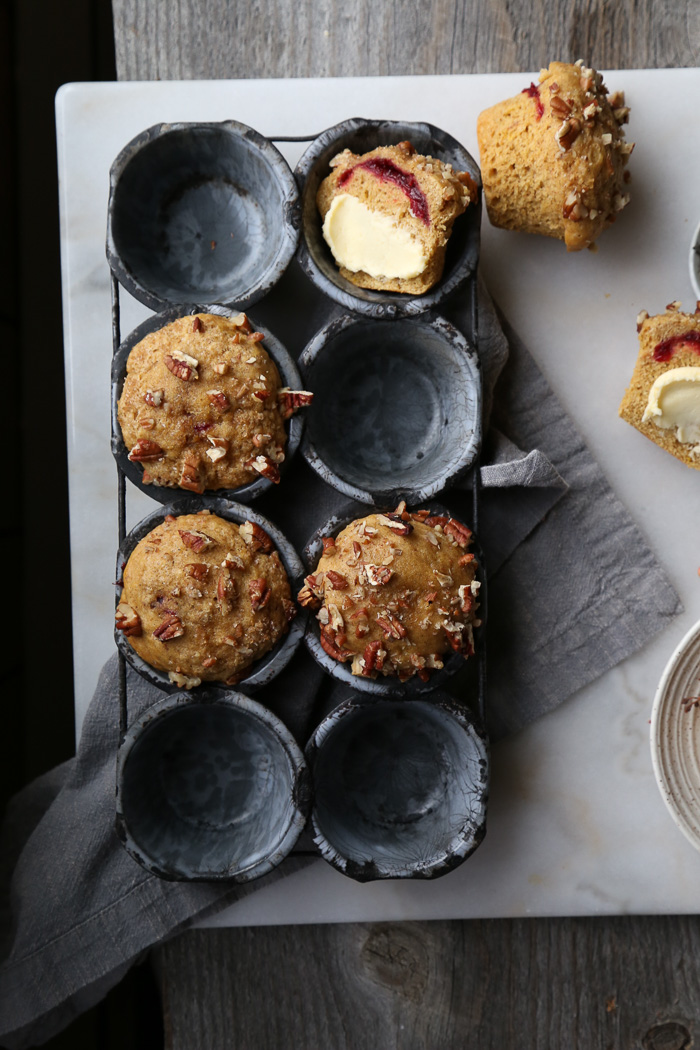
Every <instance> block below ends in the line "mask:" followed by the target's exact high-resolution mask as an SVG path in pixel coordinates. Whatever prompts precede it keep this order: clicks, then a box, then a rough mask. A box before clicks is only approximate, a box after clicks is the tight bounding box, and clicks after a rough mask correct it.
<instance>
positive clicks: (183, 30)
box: [113, 0, 700, 80]
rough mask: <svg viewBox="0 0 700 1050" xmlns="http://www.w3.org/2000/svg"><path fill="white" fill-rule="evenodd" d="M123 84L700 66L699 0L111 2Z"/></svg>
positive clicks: (137, 0) (226, 0)
mask: <svg viewBox="0 0 700 1050" xmlns="http://www.w3.org/2000/svg"><path fill="white" fill-rule="evenodd" d="M113 9H114V21H115V41H116V55H117V72H118V76H119V78H120V79H121V80H155V79H161V80H190V79H203V80H211V79H220V78H225V77H299V76H314V77H315V76H391V75H398V74H425V73H495V72H509V71H514V70H536V69H539V68H540V66H542V65H547V64H548V62H550V61H551V60H552V59H563V60H573V59H576V58H579V57H581V58H585V59H586V61H587V62H591V63H593V64H594V65H595V66H596V67H597V68H599V69H610V68H654V67H665V66H692V65H697V64H698V63H700V7H699V5H698V4H697V2H696V0H678V2H677V3H676V2H675V0H639V2H632V0H627V2H626V3H620V4H614V3H595V4H591V3H589V2H586V0H574V2H573V3H568V2H567V3H563V2H562V3H560V4H556V3H553V2H552V0H532V2H529V0H473V2H471V3H470V2H468V0H436V2H435V3H432V4H428V3H419V2H417V0H411V2H408V3H407V2H406V0H391V2H386V3H380V4H378V3H375V2H373V0H356V2H354V3H351V4H349V3H347V0H314V2H313V3H307V4H291V3H282V2H280V0H252V2H251V3H248V4H242V3H234V2H233V0H207V2H206V3H204V2H202V0H149V2H148V3H144V2H142V0H113Z"/></svg>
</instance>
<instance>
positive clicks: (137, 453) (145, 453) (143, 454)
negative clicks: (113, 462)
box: [129, 438, 163, 463]
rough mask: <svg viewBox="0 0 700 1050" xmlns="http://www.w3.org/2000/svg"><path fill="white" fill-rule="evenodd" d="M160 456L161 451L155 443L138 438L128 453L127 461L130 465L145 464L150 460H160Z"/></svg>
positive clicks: (147, 439)
mask: <svg viewBox="0 0 700 1050" xmlns="http://www.w3.org/2000/svg"><path fill="white" fill-rule="evenodd" d="M162 455H163V449H162V448H161V447H160V445H158V444H156V442H155V441H151V440H150V439H149V438H139V440H138V441H137V442H136V444H135V445H134V447H133V448H132V450H131V452H130V453H129V459H130V460H131V462H132V463H146V462H148V460H151V459H160V457H161V456H162Z"/></svg>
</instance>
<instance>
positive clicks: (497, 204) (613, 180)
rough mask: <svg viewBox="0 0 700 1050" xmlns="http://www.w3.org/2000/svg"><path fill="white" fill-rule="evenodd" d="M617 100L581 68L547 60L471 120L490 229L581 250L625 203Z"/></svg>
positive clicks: (623, 112) (621, 113)
mask: <svg viewBox="0 0 700 1050" xmlns="http://www.w3.org/2000/svg"><path fill="white" fill-rule="evenodd" d="M628 118H629V108H628V107H627V106H626V105H625V98H624V94H623V92H621V91H616V92H615V93H614V94H612V95H608V91H607V88H606V87H605V85H604V84H603V78H602V77H601V75H600V73H597V72H596V71H595V70H594V69H588V68H586V67H585V66H584V65H583V62H582V61H581V60H579V61H578V62H576V63H574V64H573V65H570V64H568V63H565V62H552V63H550V66H549V69H543V70H542V71H541V72H540V76H539V84H537V85H535V84H530V86H529V87H528V88H525V89H524V90H523V91H522V92H521V93H520V94H519V95H516V96H515V98H510V99H506V100H505V101H504V102H499V103H498V104H497V105H495V106H492V107H491V108H490V109H487V110H484V111H483V112H482V113H480V114H479V118H478V120H477V138H478V141H479V152H480V155H481V177H482V183H483V188H484V199H485V201H486V208H487V210H488V215H489V219H490V220H491V222H492V223H493V225H494V226H501V227H503V228H504V229H506V230H520V231H522V232H523V233H539V234H543V235H544V236H546V237H556V238H558V239H559V240H563V241H564V243H565V244H566V248H567V251H570V252H574V251H580V249H582V248H587V247H589V246H590V245H591V244H592V243H593V242H594V241H595V240H596V238H597V237H598V236H600V234H601V233H602V232H603V230H604V229H606V228H607V227H608V226H610V225H611V223H613V222H614V221H615V219H616V217H617V215H618V213H619V212H620V211H621V210H622V209H623V208H624V207H626V205H627V204H628V202H629V194H628V193H627V192H626V184H627V182H628V181H629V172H628V171H627V170H626V165H627V161H628V158H629V155H630V154H631V152H632V150H633V149H634V143H627V142H625V139H624V133H623V130H622V125H623V124H625V123H626V122H627V120H628Z"/></svg>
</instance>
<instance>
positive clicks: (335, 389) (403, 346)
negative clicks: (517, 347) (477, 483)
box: [299, 315, 482, 505]
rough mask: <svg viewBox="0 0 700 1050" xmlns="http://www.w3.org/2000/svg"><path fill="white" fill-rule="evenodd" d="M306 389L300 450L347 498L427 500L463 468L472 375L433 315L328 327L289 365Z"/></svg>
mask: <svg viewBox="0 0 700 1050" xmlns="http://www.w3.org/2000/svg"><path fill="white" fill-rule="evenodd" d="M299 363H300V365H301V368H302V372H303V374H304V377H305V383H306V384H307V385H308V386H309V389H311V390H313V391H314V401H313V404H312V405H311V406H310V408H309V410H308V412H307V420H306V424H307V430H306V437H305V440H304V442H303V445H302V451H303V454H304V456H305V458H306V459H307V461H308V462H309V464H310V465H311V466H312V467H313V469H314V470H315V471H316V472H317V473H318V474H319V475H320V476H321V477H322V478H323V480H324V481H326V482H327V483H328V484H329V485H332V486H333V487H334V488H336V489H338V491H340V492H342V493H344V494H345V495H346V496H349V497H351V498H352V499H356V500H359V501H360V502H363V503H371V504H374V505H382V504H385V505H388V504H390V503H395V502H398V500H399V499H400V498H404V499H406V501H407V502H408V503H409V504H411V505H414V504H419V503H421V502H423V501H425V500H429V499H431V498H432V497H433V496H435V495H436V493H438V492H440V491H441V490H442V489H443V488H445V486H447V485H449V484H453V483H454V482H455V481H457V480H458V479H459V478H461V477H462V476H463V475H464V474H465V473H466V472H467V471H468V470H469V469H470V467H472V466H473V464H474V461H475V460H476V457H477V455H478V453H479V448H480V445H481V397H482V393H481V371H480V365H479V360H478V356H477V354H476V351H475V350H474V349H473V347H472V346H471V345H470V344H469V343H468V342H467V340H466V339H465V337H464V336H463V335H462V334H461V332H459V331H458V330H457V329H456V328H455V327H454V326H453V325H452V324H450V323H449V322H448V321H446V320H444V319H443V318H441V317H433V318H431V319H430V320H417V319H412V318H400V319H397V320H395V321H376V320H371V319H366V318H357V317H350V316H348V315H346V316H344V317H340V318H337V319H335V320H333V321H330V322H329V323H328V324H327V325H325V327H324V328H322V329H321V331H320V332H318V334H317V335H316V336H315V337H314V338H313V339H312V341H311V342H310V343H309V345H308V346H307V347H306V349H305V350H304V352H303V354H302V355H301V358H300V361H299Z"/></svg>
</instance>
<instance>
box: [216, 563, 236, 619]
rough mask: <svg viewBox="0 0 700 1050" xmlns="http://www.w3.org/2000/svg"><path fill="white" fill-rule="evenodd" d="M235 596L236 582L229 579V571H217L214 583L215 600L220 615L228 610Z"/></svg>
mask: <svg viewBox="0 0 700 1050" xmlns="http://www.w3.org/2000/svg"><path fill="white" fill-rule="evenodd" d="M235 596H236V584H235V582H234V580H232V579H231V575H230V573H228V572H226V570H225V569H224V571H223V572H220V573H219V579H218V580H217V583H216V600H217V602H218V605H219V610H220V612H221V613H222V615H223V614H224V613H226V612H228V609H229V605H230V603H231V602H232V601H233V599H234V598H235Z"/></svg>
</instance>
